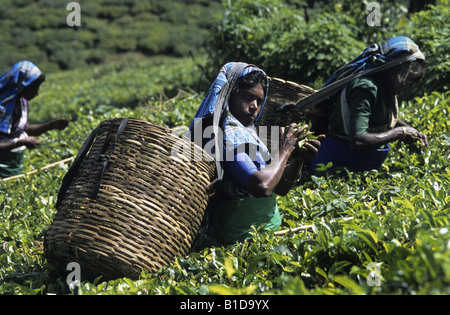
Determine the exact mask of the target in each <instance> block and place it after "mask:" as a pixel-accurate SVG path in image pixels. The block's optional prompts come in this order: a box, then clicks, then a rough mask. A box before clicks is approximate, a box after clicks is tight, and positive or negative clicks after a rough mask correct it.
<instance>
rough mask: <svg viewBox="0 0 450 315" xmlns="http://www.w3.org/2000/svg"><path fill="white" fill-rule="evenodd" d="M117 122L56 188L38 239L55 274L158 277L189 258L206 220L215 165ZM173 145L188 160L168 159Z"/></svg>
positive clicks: (134, 124) (143, 128) (132, 123)
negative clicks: (72, 268)
mask: <svg viewBox="0 0 450 315" xmlns="http://www.w3.org/2000/svg"><path fill="white" fill-rule="evenodd" d="M123 121H124V120H123V119H120V118H119V119H116V118H114V119H109V120H106V121H104V122H103V123H102V124H101V125H100V126H99V128H97V132H96V137H95V141H94V142H93V143H92V145H91V146H90V150H89V152H88V153H87V154H86V156H85V157H84V158H81V160H82V161H80V162H79V165H78V166H76V167H75V170H73V169H71V171H69V173H72V174H71V176H69V177H71V178H69V179H68V178H67V177H68V175H69V173H68V175H66V177H65V179H64V181H63V184H65V185H66V187H63V186H64V185H62V186H61V189H60V194H59V196H58V202H57V213H56V215H55V218H54V221H53V223H52V224H51V226H50V228H49V230H48V231H47V232H46V235H45V241H44V248H45V253H46V256H47V258H48V260H49V261H50V262H51V263H53V264H55V265H59V266H60V267H62V268H66V266H67V264H68V263H69V262H78V263H79V264H80V266H81V274H82V277H83V278H84V277H86V278H93V277H97V276H103V277H104V278H106V279H113V278H118V277H129V278H137V277H138V276H139V274H140V273H141V271H142V270H143V269H146V270H148V271H150V272H155V271H157V270H158V269H159V268H161V267H162V266H165V265H167V264H170V263H172V262H173V261H174V259H175V257H182V256H185V255H186V254H187V253H188V252H189V250H190V247H191V245H192V244H193V241H194V237H195V235H196V233H197V232H198V230H199V228H200V226H201V223H202V220H203V218H204V215H205V210H206V206H207V203H208V199H209V197H208V194H207V190H206V187H207V185H208V184H209V183H210V182H211V181H212V179H213V177H214V175H215V163H214V160H213V159H212V158H210V157H209V156H208V155H207V154H204V151H203V150H201V149H200V148H198V147H195V145H194V144H193V143H191V142H190V141H188V140H185V139H181V138H180V137H177V136H174V135H172V132H171V130H169V129H167V128H164V127H161V126H158V125H155V124H151V123H149V122H146V121H142V120H137V119H129V121H127V123H126V125H125V124H123ZM121 126H124V127H125V128H124V129H122V130H120V129H121ZM180 141H181V142H182V143H183V144H184V145H185V148H191V149H192V150H190V151H186V152H188V153H189V152H190V153H189V154H191V155H187V156H186V154H184V155H178V156H177V155H174V154H173V152H172V148H173V145H174V144H180ZM194 147H195V148H194ZM80 151H81V150H80ZM194 154H195V156H194ZM199 154H200V155H199ZM80 155H82V154H80V153H79V156H80ZM77 160H80V159H79V158H77ZM77 160H76V161H75V162H77ZM74 164H76V163H74ZM72 168H74V166H72Z"/></svg>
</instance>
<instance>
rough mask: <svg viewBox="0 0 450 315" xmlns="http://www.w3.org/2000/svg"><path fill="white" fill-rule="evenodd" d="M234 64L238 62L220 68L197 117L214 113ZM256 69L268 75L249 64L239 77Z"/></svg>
mask: <svg viewBox="0 0 450 315" xmlns="http://www.w3.org/2000/svg"><path fill="white" fill-rule="evenodd" d="M234 65H236V62H229V63H227V64H225V65H224V66H223V67H222V68H221V69H220V72H219V74H218V75H217V77H216V79H215V80H214V82H213V83H212V84H211V87H210V88H209V90H208V92H207V93H206V95H205V97H204V99H203V102H202V104H201V105H200V107H199V109H198V110H197V113H196V114H195V118H204V117H206V116H208V115H211V114H213V113H214V109H215V107H216V102H217V100H218V98H219V93H220V91H221V90H222V89H223V87H224V86H225V85H226V84H227V83H228V82H229V75H228V74H229V71H230V70H231V68H232V67H233V66H234ZM254 71H259V72H261V73H263V74H264V76H265V77H266V78H267V75H266V73H265V72H264V71H263V70H261V69H259V68H257V67H255V66H253V65H247V67H245V68H244V70H243V71H242V72H241V74H240V75H239V79H240V78H242V77H244V76H246V75H247V74H249V73H251V72H254ZM268 86H269V84H268V81H267V87H268ZM267 92H268V89H267V90H266V91H265V95H266V98H265V99H264V102H263V104H262V105H261V111H260V112H259V115H258V117H257V118H256V120H258V118H259V116H260V115H261V112H262V109H263V107H264V105H265V103H266V100H267V94H268V93H267ZM226 102H227V103H228V100H226ZM226 109H228V104H226ZM191 126H192V125H191Z"/></svg>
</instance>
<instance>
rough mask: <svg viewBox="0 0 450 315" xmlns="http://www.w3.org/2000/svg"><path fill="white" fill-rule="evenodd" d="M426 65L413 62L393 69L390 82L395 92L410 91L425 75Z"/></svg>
mask: <svg viewBox="0 0 450 315" xmlns="http://www.w3.org/2000/svg"><path fill="white" fill-rule="evenodd" d="M424 72H425V66H424V65H422V64H420V63H419V62H411V63H407V64H405V65H401V66H399V67H397V68H396V69H393V71H392V72H391V75H390V77H389V81H390V82H389V84H390V85H391V89H392V90H393V92H394V93H395V94H402V93H405V92H408V91H410V90H411V89H412V88H413V87H414V86H415V85H416V84H417V83H419V82H420V81H421V80H422V78H423V75H424Z"/></svg>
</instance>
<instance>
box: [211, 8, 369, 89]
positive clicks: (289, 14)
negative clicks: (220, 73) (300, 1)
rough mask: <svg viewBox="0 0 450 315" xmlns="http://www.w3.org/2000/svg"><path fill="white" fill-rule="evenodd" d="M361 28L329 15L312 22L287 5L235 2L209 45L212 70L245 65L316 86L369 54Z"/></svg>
mask: <svg viewBox="0 0 450 315" xmlns="http://www.w3.org/2000/svg"><path fill="white" fill-rule="evenodd" d="M355 27H356V25H355V21H354V20H352V19H351V18H349V17H348V16H346V15H344V14H340V15H336V14H334V15H333V14H330V13H323V14H320V15H318V16H317V18H316V19H314V20H312V21H309V22H307V21H306V20H305V17H304V14H303V12H302V11H299V10H296V9H293V8H291V7H290V6H288V5H287V4H285V2H284V1H266V0H257V1H235V2H233V3H232V4H231V3H230V4H229V5H228V7H227V11H226V12H225V14H224V17H223V19H222V23H220V24H218V25H217V26H216V27H215V29H214V30H213V31H211V32H210V33H209V38H208V40H207V41H206V44H207V47H209V49H208V51H209V55H210V59H211V62H210V64H211V67H210V68H214V69H215V68H217V66H216V67H212V65H213V64H215V65H217V64H222V63H225V61H232V60H233V61H235V60H240V61H246V62H249V63H254V64H257V65H258V66H260V67H262V68H263V69H264V70H266V72H267V73H269V74H270V75H272V76H278V77H283V78H289V79H292V80H294V81H296V82H301V83H308V84H312V83H313V82H316V81H317V80H324V79H325V78H326V77H327V76H329V75H330V74H331V73H332V72H333V70H334V69H336V68H337V67H339V66H340V65H342V64H343V63H345V62H347V61H348V60H349V59H351V58H353V57H354V56H355V55H356V54H358V53H359V52H360V50H361V49H363V48H364V45H362V44H361V43H360V42H358V41H357V40H356V38H355V36H354V30H355ZM313 34H314V35H313ZM215 71H217V70H215Z"/></svg>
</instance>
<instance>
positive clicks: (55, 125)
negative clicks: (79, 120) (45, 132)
mask: <svg viewBox="0 0 450 315" xmlns="http://www.w3.org/2000/svg"><path fill="white" fill-rule="evenodd" d="M51 125H52V129H57V130H63V129H65V128H66V127H67V126H68V125H69V121H68V120H67V119H66V118H59V119H56V120H53V121H52V122H51Z"/></svg>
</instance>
